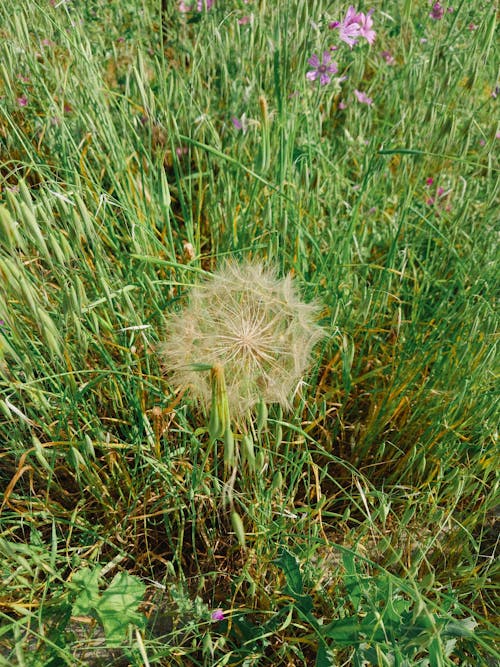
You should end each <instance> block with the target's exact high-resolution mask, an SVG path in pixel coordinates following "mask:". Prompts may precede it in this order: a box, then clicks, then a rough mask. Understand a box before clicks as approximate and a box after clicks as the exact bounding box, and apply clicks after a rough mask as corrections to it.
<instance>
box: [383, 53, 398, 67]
mask: <svg viewBox="0 0 500 667" xmlns="http://www.w3.org/2000/svg"><path fill="white" fill-rule="evenodd" d="M380 55H381V56H382V58H383V59H384V60H385V62H386V63H387V64H388V65H394V64H395V63H396V60H395V59H394V56H393V55H392V53H391V52H390V51H382V53H381V54H380Z"/></svg>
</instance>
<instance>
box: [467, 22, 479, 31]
mask: <svg viewBox="0 0 500 667" xmlns="http://www.w3.org/2000/svg"><path fill="white" fill-rule="evenodd" d="M468 28H469V30H477V25H476V24H475V23H469V25H468Z"/></svg>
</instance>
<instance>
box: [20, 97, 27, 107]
mask: <svg viewBox="0 0 500 667" xmlns="http://www.w3.org/2000/svg"><path fill="white" fill-rule="evenodd" d="M17 103H18V105H19V106H20V107H25V106H27V105H28V98H27V97H25V96H24V95H23V96H22V97H18V98H17Z"/></svg>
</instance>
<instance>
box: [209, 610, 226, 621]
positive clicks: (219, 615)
mask: <svg viewBox="0 0 500 667" xmlns="http://www.w3.org/2000/svg"><path fill="white" fill-rule="evenodd" d="M210 618H211V619H212V621H223V620H224V612H223V610H222V609H214V611H213V612H212V614H211V615H210Z"/></svg>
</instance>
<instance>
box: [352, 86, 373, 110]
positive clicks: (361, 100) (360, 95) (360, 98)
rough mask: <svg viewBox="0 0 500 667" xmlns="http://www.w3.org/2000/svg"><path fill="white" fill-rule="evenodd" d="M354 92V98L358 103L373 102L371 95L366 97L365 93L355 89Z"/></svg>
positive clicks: (369, 103)
mask: <svg viewBox="0 0 500 667" xmlns="http://www.w3.org/2000/svg"><path fill="white" fill-rule="evenodd" d="M354 94H355V95H356V99H357V100H358V102H359V103H360V104H368V106H370V105H371V104H372V102H373V100H372V98H371V97H368V95H367V94H366V93H363V92H362V91H361V90H355V91H354Z"/></svg>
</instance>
